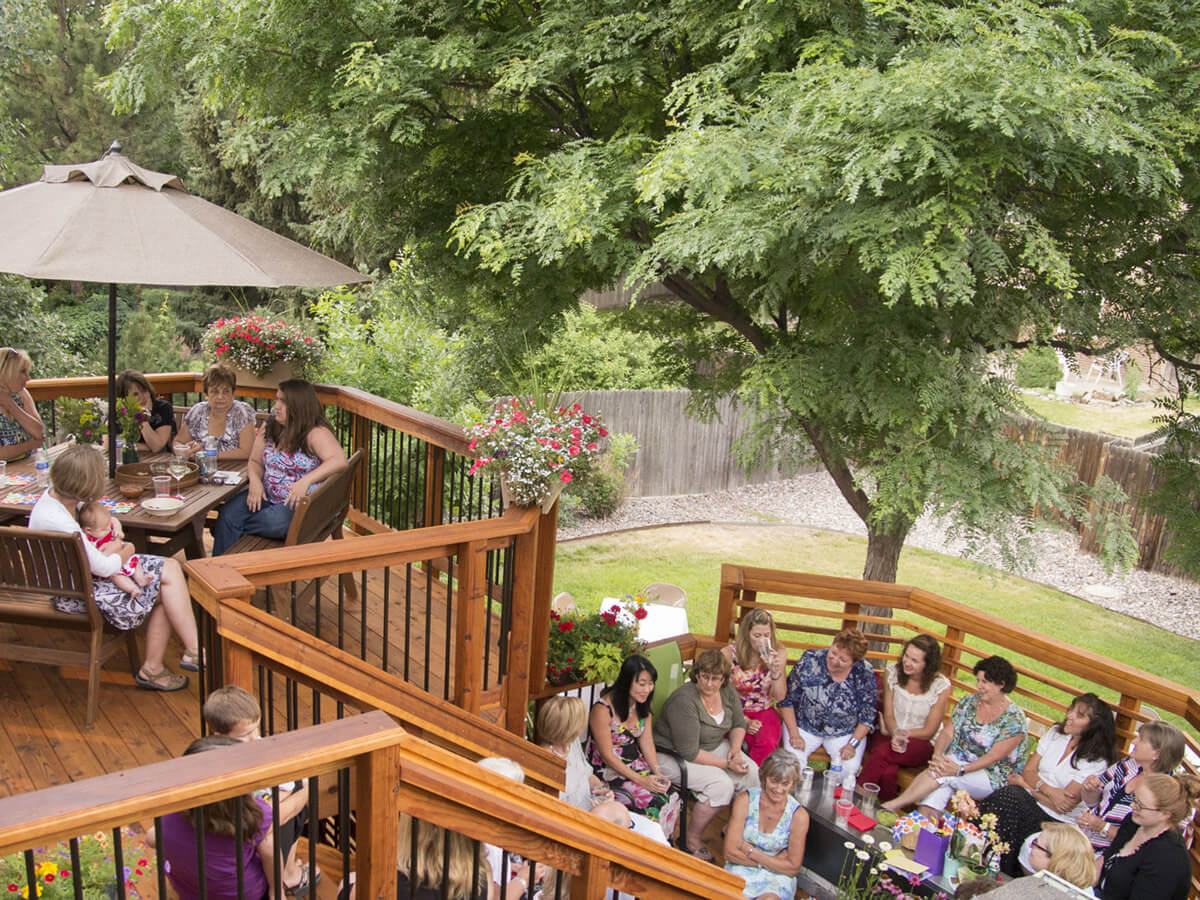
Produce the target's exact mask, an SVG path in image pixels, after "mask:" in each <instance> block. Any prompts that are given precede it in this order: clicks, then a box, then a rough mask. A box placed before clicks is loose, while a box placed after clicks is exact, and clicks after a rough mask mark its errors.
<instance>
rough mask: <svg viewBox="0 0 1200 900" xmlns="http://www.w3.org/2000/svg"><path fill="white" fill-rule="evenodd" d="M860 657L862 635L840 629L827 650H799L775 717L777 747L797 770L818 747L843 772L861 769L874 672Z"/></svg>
mask: <svg viewBox="0 0 1200 900" xmlns="http://www.w3.org/2000/svg"><path fill="white" fill-rule="evenodd" d="M866 655H867V639H866V638H865V637H863V633H862V632H861V631H859V630H858V629H857V628H846V629H844V630H842V631H841V632H839V633H838V635H837V636H836V637H835V638H834V639H833V644H832V645H831V646H829V647H828V648H826V649H824V650H805V651H804V655H803V656H801V657H800V660H799V661H798V662H797V663H796V665H795V666H793V667H792V674H791V675H789V676H788V684H787V687H788V691H787V696H786V697H784V698H783V701H782V702H781V703H780V704H779V716H780V718H781V719H783V746H784V747H785V748H787V749H788V750H790V751H791V752H792V753H793V754H795V756H796V758H797V759H798V760H800V765H801V766H805V765H807V764H808V757H809V754H811V753H812V752H813V751H814V750H816V749H817V748H818V747H824V748H825V751H826V752H827V753H828V754H829V758H830V759H832V760H838V759H840V760H841V761H842V765H843V767H844V768H845V769H846V770H848V771H851V772H857V771H858V769H859V767H860V766H862V759H863V752H864V751H865V750H866V743H865V741H866V737H867V735H868V734H870V733H871V728H872V727H873V726H874V724H875V673H874V672H873V671H872V670H871V666H870V665H869V664H868V663H867V661H866V660H865V659H864V658H863V657H865V656H866Z"/></svg>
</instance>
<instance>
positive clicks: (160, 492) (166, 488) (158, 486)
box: [150, 475, 171, 497]
mask: <svg viewBox="0 0 1200 900" xmlns="http://www.w3.org/2000/svg"><path fill="white" fill-rule="evenodd" d="M150 480H151V481H152V482H153V483H154V496H155V497H169V496H171V476H170V475H153V476H151V478H150Z"/></svg>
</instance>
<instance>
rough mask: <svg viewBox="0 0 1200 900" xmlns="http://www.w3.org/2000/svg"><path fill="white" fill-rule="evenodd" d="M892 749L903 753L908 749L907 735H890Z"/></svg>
mask: <svg viewBox="0 0 1200 900" xmlns="http://www.w3.org/2000/svg"><path fill="white" fill-rule="evenodd" d="M892 749H893V750H895V751H896V752H897V753H905V752H907V751H908V735H907V734H897V735H893V737H892Z"/></svg>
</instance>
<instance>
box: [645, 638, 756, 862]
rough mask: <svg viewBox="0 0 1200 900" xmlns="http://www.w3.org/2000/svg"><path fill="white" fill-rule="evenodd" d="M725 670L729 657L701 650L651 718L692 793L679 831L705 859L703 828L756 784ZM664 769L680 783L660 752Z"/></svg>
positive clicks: (742, 721)
mask: <svg viewBox="0 0 1200 900" xmlns="http://www.w3.org/2000/svg"><path fill="white" fill-rule="evenodd" d="M729 673H730V665H729V660H728V659H726V658H725V656H724V654H722V653H721V651H720V650H714V649H709V650H705V651H704V652H703V653H701V654H700V655H699V656H697V657H696V661H695V662H694V663H693V664H692V671H691V674H690V680H689V681H688V683H687V684H684V685H681V686H680V687H679V688H678V689H677V690H676V691H675V692H674V693H673V694H671V696H670V697H668V698H667V702H666V703H665V704H664V705H663V708H662V715H660V716H659V717H658V720H657V721H656V722H655V723H654V741H655V743H657V744H658V745H659V746H660V747H662V748H663V749H664V750H670V751H671V752H672V753H673V754H675V755H676V756H678V757H679V758H680V759H682V760H683V764H684V766H686V767H687V786H688V791H690V792H691V793H692V794H694V795H695V797H696V805H695V806H694V807H692V810H691V812H690V813H689V814H688V821H687V834H686V835H685V836H684V837H685V840H686V847H687V851H688V852H689V853H691V854H692V855H693V856H695V857H698V858H699V859H703V860H706V861H708V862H712V853H710V852H709V850H708V848H706V847H705V846H704V843H703V837H704V829H705V828H706V827H707V826H708V823H709V822H711V821H712V820H713V817H714V816H715V815H716V814H717V810H719V809H720V808H721V807H723V806H728V805H729V804H730V802H731V801H732V800H733V797H734V795H735V794H737V793H738V792H739V791H748V790H750V789H751V788H754V787H756V786H757V785H758V765H757V764H756V763H755V762H754V760H752V759H750V758H749V757H748V756H746V755H744V754H743V753H742V738H744V737H745V736H746V717H745V715H744V714H743V713H742V701H741V700H740V699H738V695H737V691H736V690H734V688H733V684H732V683H731V682H730V679H729ZM663 774H664V775H666V776H667V777H668V778H670V779H671V781H672V782H674V783H675V784H680V783H681V782H682V780H683V773H682V771H680V767H679V761H678V759H676V758H675V757H673V756H665V755H664V757H663Z"/></svg>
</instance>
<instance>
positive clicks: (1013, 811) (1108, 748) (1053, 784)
mask: <svg viewBox="0 0 1200 900" xmlns="http://www.w3.org/2000/svg"><path fill="white" fill-rule="evenodd" d="M1116 743H1117V730H1116V723H1115V722H1114V721H1113V714H1112V710H1111V709H1110V708H1109V706H1108V704H1107V703H1105V702H1104V701H1103V700H1101V699H1100V698H1099V697H1097V696H1096V695H1095V694H1091V693H1089V694H1081V695H1080V696H1079V697H1076V698H1075V701H1074V702H1073V703H1072V704H1071V706H1070V708H1069V709H1068V710H1067V715H1066V718H1065V719H1064V720H1063V721H1062V722H1059V723H1058V724H1057V725H1055V726H1054V727H1053V728H1051V729H1050V730H1049V731H1047V732H1046V733H1045V734H1044V735H1043V736H1042V739H1041V740H1040V741H1038V746H1037V751H1036V752H1035V753H1033V754H1031V755H1030V757H1029V760H1028V761H1027V762H1026V763H1025V768H1024V769H1022V770H1021V771H1020V772H1013V773H1012V774H1011V775H1009V776H1008V784H1007V785H1006V786H1004V787H1002V788H1000V789H999V790H998V791H995V792H994V793H993V794H992V795H991V796H989V797H986V798H985V799H984V800H983V801H982V802H980V804H979V809H980V811H981V812H985V813H988V812H990V813H995V814H996V833H997V834H999V836H1000V840H1002V841H1004V842H1005V843H1007V844H1008V846H1009V848H1010V849H1009V852H1008V853H1006V854H1005V855H1004V856H1003V857H1002V858H1001V861H1000V868H1001V870H1002V871H1004V872H1006V873H1007V874H1009V875H1014V876H1015V875H1019V874H1021V869H1020V863H1019V861H1018V854H1019V853H1020V849H1021V845H1022V844H1023V843H1024V842H1025V839H1026V838H1027V837H1029V835H1031V834H1033V833H1034V832H1035V831H1037V830H1038V829H1039V828H1040V827H1041V825H1042V823H1043V822H1044V821H1046V820H1047V819H1057V820H1058V821H1060V822H1070V823H1072V824H1074V822H1075V819H1076V818H1077V817H1078V816H1079V814H1080V813H1082V812H1084V811H1085V809H1086V806H1085V804H1084V802H1083V782H1084V780H1085V779H1086V778H1087V777H1088V776H1089V775H1098V774H1100V773H1101V772H1103V771H1104V770H1105V769H1107V768H1108V766H1109V764H1110V763H1112V761H1113V757H1114V755H1115V752H1116Z"/></svg>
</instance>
